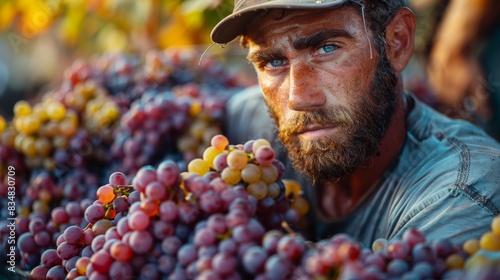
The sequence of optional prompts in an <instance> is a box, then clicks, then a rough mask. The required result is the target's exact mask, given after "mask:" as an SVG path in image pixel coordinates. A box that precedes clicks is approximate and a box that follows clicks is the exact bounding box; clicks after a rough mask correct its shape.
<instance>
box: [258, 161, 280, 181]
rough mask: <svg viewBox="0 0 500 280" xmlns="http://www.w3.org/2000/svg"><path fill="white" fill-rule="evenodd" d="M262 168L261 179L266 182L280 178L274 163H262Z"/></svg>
mask: <svg viewBox="0 0 500 280" xmlns="http://www.w3.org/2000/svg"><path fill="white" fill-rule="evenodd" d="M260 170H261V172H262V175H261V180H262V181H264V183H266V184H271V183H274V182H276V180H278V169H277V168H276V166H274V165H273V164H271V165H265V166H263V165H261V166H260Z"/></svg>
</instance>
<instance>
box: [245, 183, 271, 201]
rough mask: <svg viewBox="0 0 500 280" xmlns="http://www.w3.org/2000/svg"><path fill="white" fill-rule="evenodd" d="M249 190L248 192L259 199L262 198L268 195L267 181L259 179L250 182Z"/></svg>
mask: <svg viewBox="0 0 500 280" xmlns="http://www.w3.org/2000/svg"><path fill="white" fill-rule="evenodd" d="M247 191H248V194H250V195H253V196H254V197H255V198H257V199H258V200H261V199H263V198H264V197H266V196H267V193H268V191H269V190H268V188H267V184H266V183H264V182H262V181H258V182H256V183H252V184H249V185H248V187H247Z"/></svg>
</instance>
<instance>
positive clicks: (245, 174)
mask: <svg viewBox="0 0 500 280" xmlns="http://www.w3.org/2000/svg"><path fill="white" fill-rule="evenodd" d="M261 174H262V172H261V170H260V167H259V166H257V165H256V164H253V163H249V164H247V166H246V167H245V168H243V169H242V170H241V179H243V181H245V182H246V183H249V184H252V183H256V182H258V181H259V180H260V177H261Z"/></svg>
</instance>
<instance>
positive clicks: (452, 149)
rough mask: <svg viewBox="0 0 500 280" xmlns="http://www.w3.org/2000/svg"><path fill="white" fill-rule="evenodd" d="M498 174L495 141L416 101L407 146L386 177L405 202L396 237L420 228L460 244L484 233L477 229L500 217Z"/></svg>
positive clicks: (499, 149)
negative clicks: (411, 229) (411, 228)
mask: <svg viewBox="0 0 500 280" xmlns="http://www.w3.org/2000/svg"><path fill="white" fill-rule="evenodd" d="M499 171H500V144H499V143H498V142H497V141H496V140H494V139H493V138H491V137H489V136H488V135H487V134H486V133H485V132H483V131H482V130H481V129H479V128H477V127H475V126H474V125H472V124H470V123H467V122H465V121H461V120H452V119H449V118H447V117H445V116H443V115H441V114H439V113H437V112H435V111H434V110H432V109H431V108H429V107H427V106H426V105H425V104H422V103H420V102H419V101H418V100H416V101H415V105H414V108H413V110H412V112H411V113H410V114H409V116H408V134H407V140H406V143H405V145H404V148H403V150H402V152H401V155H400V157H399V158H398V164H397V165H396V167H395V168H394V170H393V173H390V174H388V175H389V176H388V178H389V179H388V182H389V184H393V185H395V186H396V187H395V189H394V191H395V192H398V193H399V195H400V198H402V200H401V201H399V205H400V206H401V207H400V208H398V209H400V210H401V212H399V214H400V218H399V219H398V222H397V225H394V228H395V231H394V232H398V233H402V232H403V230H402V229H405V228H408V227H409V226H418V227H422V228H427V230H426V231H427V232H432V236H433V237H435V238H440V237H443V238H452V239H454V240H457V241H458V240H459V241H464V238H466V237H472V236H473V235H475V234H480V233H481V232H478V231H477V229H474V228H481V229H485V228H487V227H488V226H489V223H490V222H491V219H492V218H493V217H494V216H496V215H499V214H500V172H499ZM391 176H392V177H391ZM463 223H466V224H467V226H464V224H463ZM465 240H466V239H465Z"/></svg>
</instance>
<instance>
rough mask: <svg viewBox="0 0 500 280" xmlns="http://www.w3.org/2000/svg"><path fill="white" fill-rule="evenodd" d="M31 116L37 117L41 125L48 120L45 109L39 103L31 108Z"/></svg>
mask: <svg viewBox="0 0 500 280" xmlns="http://www.w3.org/2000/svg"><path fill="white" fill-rule="evenodd" d="M33 115H35V116H37V117H38V119H39V120H40V122H42V123H43V122H45V121H47V120H48V119H49V116H48V115H47V111H46V109H45V107H43V106H42V104H40V103H39V104H36V105H35V106H33Z"/></svg>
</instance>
